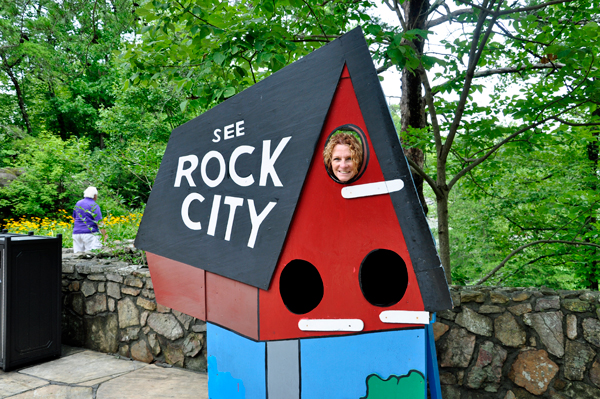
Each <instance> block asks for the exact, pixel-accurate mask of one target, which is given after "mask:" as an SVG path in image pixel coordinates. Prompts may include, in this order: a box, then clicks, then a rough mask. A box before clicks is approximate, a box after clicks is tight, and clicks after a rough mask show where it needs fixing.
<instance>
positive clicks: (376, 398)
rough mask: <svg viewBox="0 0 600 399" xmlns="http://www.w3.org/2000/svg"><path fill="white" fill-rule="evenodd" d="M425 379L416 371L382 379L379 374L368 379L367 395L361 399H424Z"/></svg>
mask: <svg viewBox="0 0 600 399" xmlns="http://www.w3.org/2000/svg"><path fill="white" fill-rule="evenodd" d="M424 398H425V378H424V377H423V374H421V373H420V372H418V371H416V370H411V371H410V372H409V373H408V375H402V376H396V375H391V376H389V377H388V378H387V379H385V380H384V379H382V378H381V377H380V376H379V375H377V374H371V375H369V376H368V377H367V395H366V396H363V397H362V398H361V399H424Z"/></svg>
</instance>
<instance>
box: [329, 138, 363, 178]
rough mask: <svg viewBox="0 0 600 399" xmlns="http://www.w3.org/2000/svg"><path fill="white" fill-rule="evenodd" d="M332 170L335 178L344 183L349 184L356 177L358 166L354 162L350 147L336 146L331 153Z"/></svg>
mask: <svg viewBox="0 0 600 399" xmlns="http://www.w3.org/2000/svg"><path fill="white" fill-rule="evenodd" d="M331 169H332V171H333V174H334V175H335V177H336V178H337V179H338V180H339V181H340V182H342V183H345V182H347V181H348V180H350V179H352V178H353V177H354V176H355V175H356V169H357V165H356V164H355V162H354V161H353V160H352V153H351V152H350V147H349V146H347V145H345V144H336V146H335V147H333V151H332V152H331Z"/></svg>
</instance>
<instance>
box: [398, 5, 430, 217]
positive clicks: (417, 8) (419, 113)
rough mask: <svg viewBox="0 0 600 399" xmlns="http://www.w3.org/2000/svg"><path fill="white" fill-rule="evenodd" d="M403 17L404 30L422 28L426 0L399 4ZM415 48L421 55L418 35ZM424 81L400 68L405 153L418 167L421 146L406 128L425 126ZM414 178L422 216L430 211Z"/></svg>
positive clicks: (422, 157) (417, 177) (419, 179)
mask: <svg viewBox="0 0 600 399" xmlns="http://www.w3.org/2000/svg"><path fill="white" fill-rule="evenodd" d="M402 8H403V10H404V15H405V18H406V24H407V29H425V22H426V16H427V15H426V11H427V10H428V9H429V1H428V0H410V1H406V2H405V3H404V4H402ZM413 43H414V45H415V47H416V48H417V51H418V52H419V53H420V54H422V53H423V46H424V41H423V40H422V39H421V38H419V39H417V40H414V41H413ZM422 88H423V82H422V81H421V78H420V76H419V75H418V74H417V73H412V72H410V71H408V70H407V69H406V68H404V69H403V70H402V97H401V99H400V119H401V124H402V125H401V131H402V132H403V134H402V136H403V143H402V145H403V147H404V155H405V156H406V157H407V158H409V159H411V160H412V161H414V162H415V163H416V164H417V165H419V167H420V168H423V166H424V165H425V155H424V152H423V149H422V148H417V147H415V146H414V142H415V140H413V139H412V138H411V136H410V134H409V133H408V129H409V127H413V128H417V129H420V128H424V127H425V126H426V124H427V119H426V115H425V101H424V100H423V94H422V93H423V91H422ZM413 180H414V182H415V186H416V188H417V193H418V195H419V200H420V201H421V205H422V206H423V211H424V212H425V215H427V213H428V212H429V209H428V207H427V203H426V202H425V196H424V195H423V178H422V177H421V176H420V175H418V174H416V173H413Z"/></svg>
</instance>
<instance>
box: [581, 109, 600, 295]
mask: <svg viewBox="0 0 600 399" xmlns="http://www.w3.org/2000/svg"><path fill="white" fill-rule="evenodd" d="M592 116H596V117H600V109H597V110H595V111H594V112H593V113H592ZM592 137H594V139H595V140H594V141H592V142H590V143H588V145H587V155H588V159H589V160H590V161H591V164H592V170H591V173H592V176H597V175H598V161H599V159H600V145H599V144H598V139H600V132H599V131H598V130H597V129H596V130H595V131H594V132H593V133H592ZM591 189H592V190H594V191H597V190H598V184H597V183H596V182H595V181H594V182H593V183H592V187H591ZM594 215H595V212H594V209H592V212H591V215H590V216H588V217H587V218H586V220H585V227H586V230H591V229H593V228H594V227H593V226H594V224H595V223H596V221H597V219H596V217H595V216H594ZM586 241H588V242H589V241H590V239H589V238H586ZM591 251H592V256H591V257H590V258H591V259H596V256H594V255H595V254H596V252H598V251H597V249H596V248H593V249H592V250H591ZM599 266H600V262H598V261H597V260H592V261H590V275H589V283H588V287H589V288H590V289H592V290H596V291H597V290H598V279H600V270H598V269H599Z"/></svg>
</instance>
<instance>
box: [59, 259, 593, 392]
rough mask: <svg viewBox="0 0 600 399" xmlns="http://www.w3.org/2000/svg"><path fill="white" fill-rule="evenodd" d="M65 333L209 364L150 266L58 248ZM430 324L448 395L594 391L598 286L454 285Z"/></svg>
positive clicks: (72, 338) (151, 358) (111, 347)
mask: <svg viewBox="0 0 600 399" xmlns="http://www.w3.org/2000/svg"><path fill="white" fill-rule="evenodd" d="M63 294H64V298H63V304H64V306H63V342H64V343H66V344H69V345H74V346H79V347H85V348H90V349H93V350H97V351H100V352H106V353H116V354H119V355H120V356H123V357H128V358H133V359H136V360H140V361H143V362H148V363H150V362H158V363H159V364H161V363H164V364H170V365H175V366H179V367H185V368H190V369H194V370H199V371H204V370H206V345H205V342H206V324H205V322H203V321H201V320H197V319H195V318H193V317H190V316H187V315H185V314H182V313H180V312H177V311H175V310H171V309H169V308H166V307H164V306H161V305H158V304H157V303H156V301H155V298H154V290H153V287H152V281H151V280H150V274H149V272H148V269H147V268H145V267H141V266H135V265H129V264H127V263H126V262H123V261H116V260H114V259H106V258H102V257H89V259H85V258H81V257H78V256H75V255H73V254H72V253H68V252H65V253H63ZM451 294H452V299H453V301H454V304H455V307H454V309H452V310H447V311H443V312H438V314H437V322H436V323H435V324H434V332H435V338H436V345H437V352H438V363H439V370H440V380H441V384H442V392H443V395H444V396H443V397H444V399H481V398H500V399H514V398H519V399H528V398H553V399H566V398H576V399H586V398H594V399H597V398H600V389H599V388H600V355H599V354H600V320H599V317H600V292H591V291H555V290H551V289H545V288H542V289H536V288H490V287H481V288H473V287H456V286H455V287H452V288H451Z"/></svg>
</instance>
